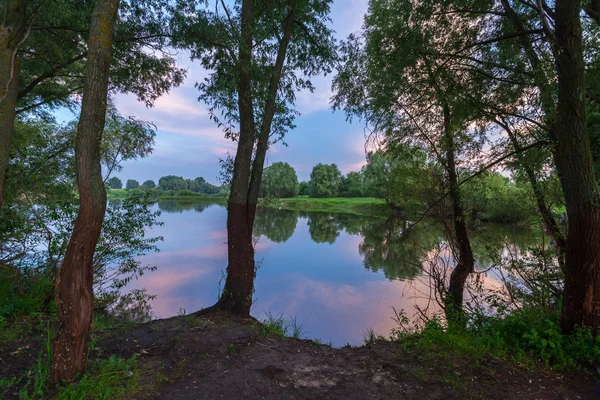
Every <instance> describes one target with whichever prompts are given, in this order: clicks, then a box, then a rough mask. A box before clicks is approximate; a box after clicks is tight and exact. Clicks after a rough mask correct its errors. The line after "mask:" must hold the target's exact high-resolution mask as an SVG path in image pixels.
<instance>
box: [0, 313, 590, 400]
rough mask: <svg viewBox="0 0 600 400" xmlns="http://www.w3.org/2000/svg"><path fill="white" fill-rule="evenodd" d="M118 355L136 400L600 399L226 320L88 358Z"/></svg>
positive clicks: (156, 326) (150, 336)
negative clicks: (134, 367)
mask: <svg viewBox="0 0 600 400" xmlns="http://www.w3.org/2000/svg"><path fill="white" fill-rule="evenodd" d="M41 344H42V343H39V342H35V341H30V342H28V343H16V344H11V345H9V346H3V347H2V348H0V377H7V376H14V375H17V374H18V373H22V372H23V371H26V370H27V368H31V365H32V363H33V362H34V360H35V357H36V355H37V353H38V352H39V348H40V346H41ZM15 352H16V353H15ZM113 354H116V355H120V356H121V357H124V358H128V357H131V356H133V355H134V354H137V357H138V366H139V376H140V378H139V379H140V384H139V390H138V391H137V392H136V393H135V394H132V396H130V397H131V399H186V400H187V399H220V398H223V399H361V400H362V399H391V398H401V399H409V400H411V399H444V400H446V399H454V398H456V399H498V400H509V399H596V400H597V399H600V396H598V393H597V392H596V388H595V382H594V381H593V380H592V379H591V378H590V377H589V376H586V375H584V374H563V373H557V372H555V371H552V370H548V369H544V368H541V367H540V368H525V367H524V366H519V365H515V364H514V363H509V362H506V361H503V360H498V359H494V358H489V359H484V360H478V361H477V362H474V361H473V360H469V359H462V358H460V357H451V358H444V357H442V356H440V355H439V354H416V353H415V352H414V351H410V349H404V348H403V347H402V346H401V345H399V344H397V343H390V342H383V341H382V342H375V343H373V344H370V345H366V346H362V347H345V348H341V349H335V348H331V347H329V346H326V345H320V344H317V343H315V342H313V341H309V340H296V339H291V338H282V337H278V336H272V335H271V336H264V335H263V334H262V330H261V327H260V324H259V323H258V322H257V321H256V320H254V319H242V318H238V317H233V316H230V315H227V314H213V315H209V316H204V317H196V316H183V317H174V318H170V319H164V320H157V321H152V322H150V323H147V324H144V325H140V326H137V327H134V328H122V329H121V328H119V329H112V330H106V331H102V332H98V333H97V334H96V336H95V350H94V352H93V354H92V355H91V356H96V357H108V356H110V355H113Z"/></svg>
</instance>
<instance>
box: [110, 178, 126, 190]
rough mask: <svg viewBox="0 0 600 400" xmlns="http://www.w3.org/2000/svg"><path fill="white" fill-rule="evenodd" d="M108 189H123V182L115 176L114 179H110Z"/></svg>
mask: <svg viewBox="0 0 600 400" xmlns="http://www.w3.org/2000/svg"><path fill="white" fill-rule="evenodd" d="M108 187H109V188H111V189H122V188H123V182H121V180H120V179H119V178H117V177H116V176H113V177H112V178H110V179H109V180H108Z"/></svg>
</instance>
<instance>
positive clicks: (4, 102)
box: [0, 0, 27, 212]
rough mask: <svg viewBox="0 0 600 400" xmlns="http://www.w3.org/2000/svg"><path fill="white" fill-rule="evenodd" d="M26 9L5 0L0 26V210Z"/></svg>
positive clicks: (18, 0)
mask: <svg viewBox="0 0 600 400" xmlns="http://www.w3.org/2000/svg"><path fill="white" fill-rule="evenodd" d="M2 8H4V7H2ZM2 11H3V12H4V11H5V10H2ZM26 11H27V1H26V0H8V2H7V4H6V13H7V15H6V21H5V23H3V24H2V26H1V27H0V212H1V211H2V205H3V198H4V178H5V175H6V168H7V167H8V162H9V158H10V145H11V141H12V137H13V129H14V125H15V110H16V107H17V97H18V95H19V59H18V57H17V50H18V47H19V45H20V44H21V41H22V40H23V39H24V38H25V35H26V30H27V29H26V27H25V13H26Z"/></svg>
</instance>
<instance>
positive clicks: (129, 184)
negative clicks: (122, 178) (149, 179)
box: [125, 179, 140, 190]
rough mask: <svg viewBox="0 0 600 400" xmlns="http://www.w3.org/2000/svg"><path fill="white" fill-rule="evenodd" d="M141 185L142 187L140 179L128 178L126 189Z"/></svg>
mask: <svg viewBox="0 0 600 400" xmlns="http://www.w3.org/2000/svg"><path fill="white" fill-rule="evenodd" d="M139 187H140V183H139V182H138V181H136V180H135V179H127V183H126V184H125V189H127V190H131V189H137V188H139Z"/></svg>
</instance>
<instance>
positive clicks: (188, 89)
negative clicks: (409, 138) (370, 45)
mask: <svg viewBox="0 0 600 400" xmlns="http://www.w3.org/2000/svg"><path fill="white" fill-rule="evenodd" d="M367 3H368V0H334V3H333V5H332V10H331V11H332V12H331V19H332V26H331V27H332V29H333V30H334V31H335V32H336V33H335V35H336V37H337V38H338V39H345V38H346V37H347V36H348V34H350V33H352V32H355V31H357V30H359V29H360V27H361V25H362V18H363V15H364V13H365V12H366V10H367ZM177 58H178V63H179V64H180V66H183V67H184V68H187V70H188V73H187V78H186V79H185V81H184V83H183V84H182V85H181V86H180V87H177V88H174V89H172V90H171V91H170V93H169V94H168V95H165V96H163V97H161V98H159V99H158V100H157V101H156V103H155V104H154V107H152V108H146V106H145V105H144V104H143V103H141V102H138V101H137V100H136V98H135V96H134V95H117V96H116V97H115V102H116V105H117V109H118V110H119V111H120V112H121V114H123V115H125V116H134V117H136V118H138V119H142V120H145V121H149V122H153V123H154V124H155V126H156V128H157V135H156V145H155V147H154V151H153V153H152V154H151V155H150V156H149V157H147V158H144V159H138V160H135V161H130V162H126V163H124V164H123V167H124V168H123V170H122V171H121V172H120V173H118V174H117V175H116V176H118V177H119V178H121V180H123V181H125V180H127V179H136V180H138V181H140V182H143V181H145V180H147V179H152V180H154V181H158V179H159V178H160V177H161V176H164V175H178V176H183V177H184V178H190V179H194V178H196V177H198V176H202V177H204V178H205V179H206V180H208V181H209V182H213V183H216V181H217V175H218V173H219V158H223V157H224V156H225V155H226V153H227V151H230V152H231V154H232V155H234V154H235V143H234V142H232V141H230V140H227V139H225V138H224V136H223V132H222V131H221V130H220V129H219V128H217V126H216V125H215V123H214V122H213V121H211V120H210V119H209V117H208V112H207V107H206V105H205V104H204V103H201V102H198V100H197V98H198V94H199V92H198V90H197V89H196V88H195V87H194V84H195V83H196V82H198V81H200V80H202V79H203V77H204V76H206V72H205V71H203V70H202V68H201V67H200V66H199V65H198V64H197V63H194V62H192V61H191V60H190V59H189V58H188V57H187V56H186V54H183V53H182V54H179V55H178V56H177ZM332 77H333V75H328V76H326V77H324V76H319V77H316V78H315V79H313V84H314V86H315V88H316V90H315V91H314V93H310V92H308V91H307V92H301V93H299V94H298V95H297V104H296V106H297V109H298V111H299V112H300V113H301V115H300V116H299V117H297V118H296V122H295V123H296V128H295V129H294V130H292V131H290V132H288V133H287V134H286V140H285V141H286V143H287V144H288V146H287V147H285V146H283V145H281V144H276V145H275V146H273V147H272V148H271V149H270V150H269V153H268V154H267V163H268V164H269V165H270V164H272V163H273V162H277V161H284V162H287V163H289V164H290V165H292V166H293V167H294V168H295V170H296V173H297V174H298V179H299V180H301V181H303V180H306V181H307V180H308V179H309V178H310V172H311V170H312V167H313V166H314V165H316V164H318V163H326V164H330V163H335V164H337V165H338V167H339V168H340V170H341V171H342V173H348V172H350V171H356V170H358V169H360V167H361V166H362V165H364V163H365V148H364V145H365V135H364V125H363V123H362V122H360V121H357V120H356V119H353V123H350V122H348V121H346V115H345V114H344V113H343V112H341V111H336V112H333V111H332V110H331V106H330V104H329V98H330V97H331V95H332V92H331V79H332Z"/></svg>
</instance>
